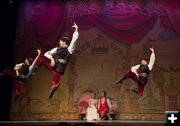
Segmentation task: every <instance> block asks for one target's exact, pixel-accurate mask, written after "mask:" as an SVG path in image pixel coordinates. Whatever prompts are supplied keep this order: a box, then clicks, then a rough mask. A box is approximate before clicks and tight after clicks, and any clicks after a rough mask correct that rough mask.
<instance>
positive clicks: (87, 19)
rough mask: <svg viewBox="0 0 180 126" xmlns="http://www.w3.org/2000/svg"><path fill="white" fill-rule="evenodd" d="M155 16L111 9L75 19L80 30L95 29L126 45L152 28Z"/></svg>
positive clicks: (135, 40)
mask: <svg viewBox="0 0 180 126" xmlns="http://www.w3.org/2000/svg"><path fill="white" fill-rule="evenodd" d="M157 17H158V16H157V14H151V15H150V14H148V13H142V14H140V13H138V12H132V11H129V12H128V11H123V10H121V9H119V8H118V9H116V8H115V9H112V10H110V11H108V12H103V13H100V14H96V13H95V14H90V15H87V16H84V17H82V18H79V19H77V23H78V24H79V26H80V29H89V28H91V27H97V28H98V29H99V30H101V31H102V32H104V33H105V34H106V35H108V36H110V37H112V38H113V39H116V40H118V41H119V42H123V43H126V44H134V43H137V42H138V41H140V40H141V39H142V38H143V37H144V36H145V35H146V33H147V32H148V31H149V30H150V29H151V28H152V27H153V25H154V23H155V22H156V20H157Z"/></svg>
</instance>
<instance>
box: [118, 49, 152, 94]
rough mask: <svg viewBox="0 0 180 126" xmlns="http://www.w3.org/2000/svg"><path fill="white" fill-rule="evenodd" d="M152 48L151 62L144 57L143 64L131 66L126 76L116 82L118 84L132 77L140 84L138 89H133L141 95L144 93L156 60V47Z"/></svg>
mask: <svg viewBox="0 0 180 126" xmlns="http://www.w3.org/2000/svg"><path fill="white" fill-rule="evenodd" d="M150 50H151V52H152V53H151V57H150V61H149V64H148V60H147V59H142V60H141V64H138V65H136V66H133V67H131V70H129V71H128V72H127V73H125V74H124V76H123V77H122V78H121V79H120V80H119V81H118V82H116V84H122V83H123V81H124V80H125V79H127V78H131V79H132V80H134V81H135V82H136V83H137V85H138V89H137V88H136V89H133V90H132V91H133V92H135V93H137V94H139V95H140V96H142V95H144V86H145V85H146V84H147V80H148V76H149V73H150V72H151V70H152V68H153V65H154V62H155V54H154V49H153V48H150Z"/></svg>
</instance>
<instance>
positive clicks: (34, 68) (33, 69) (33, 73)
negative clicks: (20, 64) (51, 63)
mask: <svg viewBox="0 0 180 126" xmlns="http://www.w3.org/2000/svg"><path fill="white" fill-rule="evenodd" d="M37 68H38V66H36V65H34V66H33V68H32V69H31V71H29V72H28V73H27V75H26V76H25V78H26V79H28V78H29V77H30V76H31V75H35V71H36V70H37Z"/></svg>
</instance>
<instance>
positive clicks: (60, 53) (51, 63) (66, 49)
mask: <svg viewBox="0 0 180 126" xmlns="http://www.w3.org/2000/svg"><path fill="white" fill-rule="evenodd" d="M72 27H73V28H75V32H74V33H73V37H72V40H71V43H70V45H69V46H68V43H69V38H68V37H63V38H61V39H60V40H59V46H58V47H55V48H53V49H52V50H50V51H48V52H46V53H45V54H44V55H42V54H41V50H40V49H38V50H37V52H38V55H39V56H38V59H37V61H36V62H35V65H34V67H33V68H32V70H31V71H30V72H29V73H28V75H27V76H26V78H28V77H29V76H30V75H31V74H32V73H34V72H35V71H36V69H37V68H38V67H39V66H40V65H41V64H44V65H45V66H46V68H47V69H48V70H50V71H51V73H52V74H53V86H52V89H51V91H50V93H49V95H48V99H51V98H52V96H53V94H54V92H55V90H56V89H57V88H58V87H59V84H60V82H61V80H62V76H63V74H64V71H65V69H66V66H67V64H68V62H69V58H70V57H71V55H72V53H73V52H74V50H75V47H76V41H77V39H78V37H79V33H78V26H77V25H76V24H75V23H74V25H73V26H72Z"/></svg>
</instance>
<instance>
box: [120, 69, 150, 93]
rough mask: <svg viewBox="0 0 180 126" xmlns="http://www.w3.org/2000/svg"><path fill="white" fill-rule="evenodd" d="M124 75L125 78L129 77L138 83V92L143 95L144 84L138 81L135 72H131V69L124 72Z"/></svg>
mask: <svg viewBox="0 0 180 126" xmlns="http://www.w3.org/2000/svg"><path fill="white" fill-rule="evenodd" d="M124 76H125V77H126V78H131V79H132V80H134V81H135V82H136V83H137V85H138V94H139V95H140V96H142V95H144V86H145V85H146V84H142V83H141V82H140V81H139V78H138V77H137V76H136V74H135V73H133V72H132V71H128V72H127V73H125V74H124Z"/></svg>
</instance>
